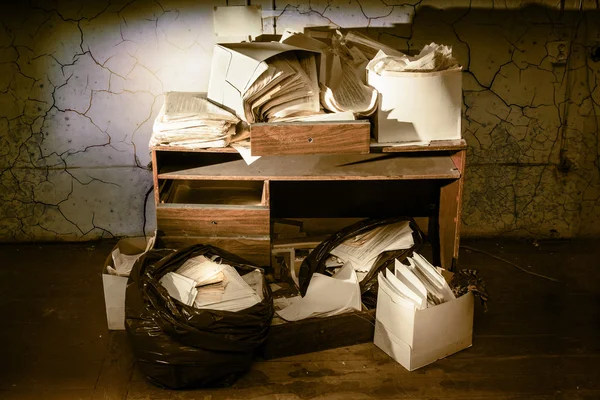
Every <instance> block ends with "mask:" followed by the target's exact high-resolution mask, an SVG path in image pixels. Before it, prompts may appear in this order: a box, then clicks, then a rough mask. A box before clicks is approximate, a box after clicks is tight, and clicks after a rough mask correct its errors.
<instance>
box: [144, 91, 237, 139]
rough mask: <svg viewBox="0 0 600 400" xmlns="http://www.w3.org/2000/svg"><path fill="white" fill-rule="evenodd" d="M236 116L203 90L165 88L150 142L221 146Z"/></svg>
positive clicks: (228, 136) (233, 127)
mask: <svg viewBox="0 0 600 400" xmlns="http://www.w3.org/2000/svg"><path fill="white" fill-rule="evenodd" d="M238 121H239V119H238V118H237V117H236V116H235V115H233V114H232V113H230V112H229V111H226V110H224V109H222V108H221V107H219V106H217V105H215V104H213V103H211V102H210V101H208V100H207V99H206V93H193V92H168V93H166V94H165V103H164V105H163V107H162V109H161V110H160V113H159V114H158V116H157V117H156V119H155V121H154V127H153V134H152V138H151V139H150V145H152V146H185V147H190V148H194V147H203V148H204V147H225V146H227V144H228V143H229V141H230V139H231V137H232V136H233V135H234V134H235V127H236V124H237V122H238Z"/></svg>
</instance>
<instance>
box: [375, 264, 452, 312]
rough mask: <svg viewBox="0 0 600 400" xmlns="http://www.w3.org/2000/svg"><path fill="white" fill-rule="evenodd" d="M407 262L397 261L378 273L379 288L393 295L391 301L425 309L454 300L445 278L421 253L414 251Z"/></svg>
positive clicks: (407, 306)
mask: <svg viewBox="0 0 600 400" xmlns="http://www.w3.org/2000/svg"><path fill="white" fill-rule="evenodd" d="M407 260H408V263H409V265H408V266H407V265H405V264H402V263H401V262H400V261H398V260H396V262H395V265H394V271H393V272H392V271H391V270H389V269H386V270H385V271H384V272H380V273H379V275H378V282H379V287H380V288H381V290H384V291H385V292H386V293H388V294H389V293H392V294H394V299H395V300H394V301H395V302H396V303H397V304H400V305H402V306H403V307H405V308H407V309H412V310H424V309H426V308H428V307H434V306H436V305H439V304H442V303H445V302H447V301H451V300H455V299H456V297H455V296H454V294H453V293H452V289H450V286H448V283H447V282H446V280H445V279H444V277H443V276H442V275H441V274H440V273H439V272H438V271H437V269H436V268H435V267H434V266H433V265H431V264H430V263H429V262H428V261H427V260H426V259H425V258H424V257H423V256H421V255H420V254H418V253H414V255H413V257H409V258H407Z"/></svg>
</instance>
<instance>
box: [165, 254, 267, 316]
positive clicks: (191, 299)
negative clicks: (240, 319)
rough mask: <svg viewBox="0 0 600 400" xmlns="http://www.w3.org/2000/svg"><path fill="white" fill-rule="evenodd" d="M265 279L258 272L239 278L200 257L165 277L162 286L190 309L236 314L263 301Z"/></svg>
mask: <svg viewBox="0 0 600 400" xmlns="http://www.w3.org/2000/svg"><path fill="white" fill-rule="evenodd" d="M263 279H264V278H263V275H262V272H261V271H260V270H258V269H257V270H255V271H252V272H249V273H247V274H245V275H244V276H240V274H239V273H238V272H237V270H236V269H235V268H233V267H232V266H230V265H227V264H220V263H217V262H215V261H213V260H211V259H209V258H207V257H205V256H198V257H194V258H190V259H189V260H187V261H186V262H185V263H183V264H182V265H181V267H179V269H177V271H175V272H169V273H167V274H165V275H164V276H163V277H162V279H161V280H160V283H161V284H162V285H163V286H164V287H165V288H166V289H167V291H168V292H169V295H170V296H171V297H173V298H175V299H177V300H179V301H181V302H182V303H184V304H187V305H189V306H194V307H196V308H201V309H211V310H223V311H231V312H237V311H240V310H243V309H246V308H248V307H252V306H253V305H255V304H257V303H259V302H260V301H261V300H262V293H263V287H262V284H263Z"/></svg>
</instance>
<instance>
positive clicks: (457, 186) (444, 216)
mask: <svg viewBox="0 0 600 400" xmlns="http://www.w3.org/2000/svg"><path fill="white" fill-rule="evenodd" d="M451 158H452V162H453V163H454V165H455V166H456V169H457V171H458V172H459V173H460V174H461V177H460V179H458V180H455V181H453V182H451V183H449V184H447V185H446V186H443V187H442V188H441V189H440V208H439V220H438V222H439V245H440V260H441V264H442V265H441V266H442V268H445V269H449V270H450V269H452V268H453V266H454V263H455V261H454V260H457V259H458V248H459V241H460V218H461V210H462V192H463V183H464V170H465V159H466V150H462V151H460V152H457V153H456V154H453V155H452V156H451Z"/></svg>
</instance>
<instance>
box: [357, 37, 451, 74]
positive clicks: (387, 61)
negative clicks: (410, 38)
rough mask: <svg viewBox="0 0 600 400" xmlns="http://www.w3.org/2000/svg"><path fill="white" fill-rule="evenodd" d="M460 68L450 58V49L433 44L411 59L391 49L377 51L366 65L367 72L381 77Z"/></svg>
mask: <svg viewBox="0 0 600 400" xmlns="http://www.w3.org/2000/svg"><path fill="white" fill-rule="evenodd" d="M460 68H461V67H460V65H459V64H458V61H456V59H455V58H454V57H452V47H450V46H444V45H438V44H435V43H431V44H428V45H426V46H425V47H423V49H422V50H421V52H420V53H419V54H418V55H416V56H413V57H411V56H408V55H406V54H403V53H401V52H399V51H396V50H392V49H386V50H379V51H378V52H377V54H376V55H375V58H373V59H372V60H371V61H370V62H369V64H368V65H367V69H368V70H370V71H373V72H375V73H377V74H379V75H382V76H386V75H393V74H394V73H398V72H434V71H444V70H450V69H460Z"/></svg>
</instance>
